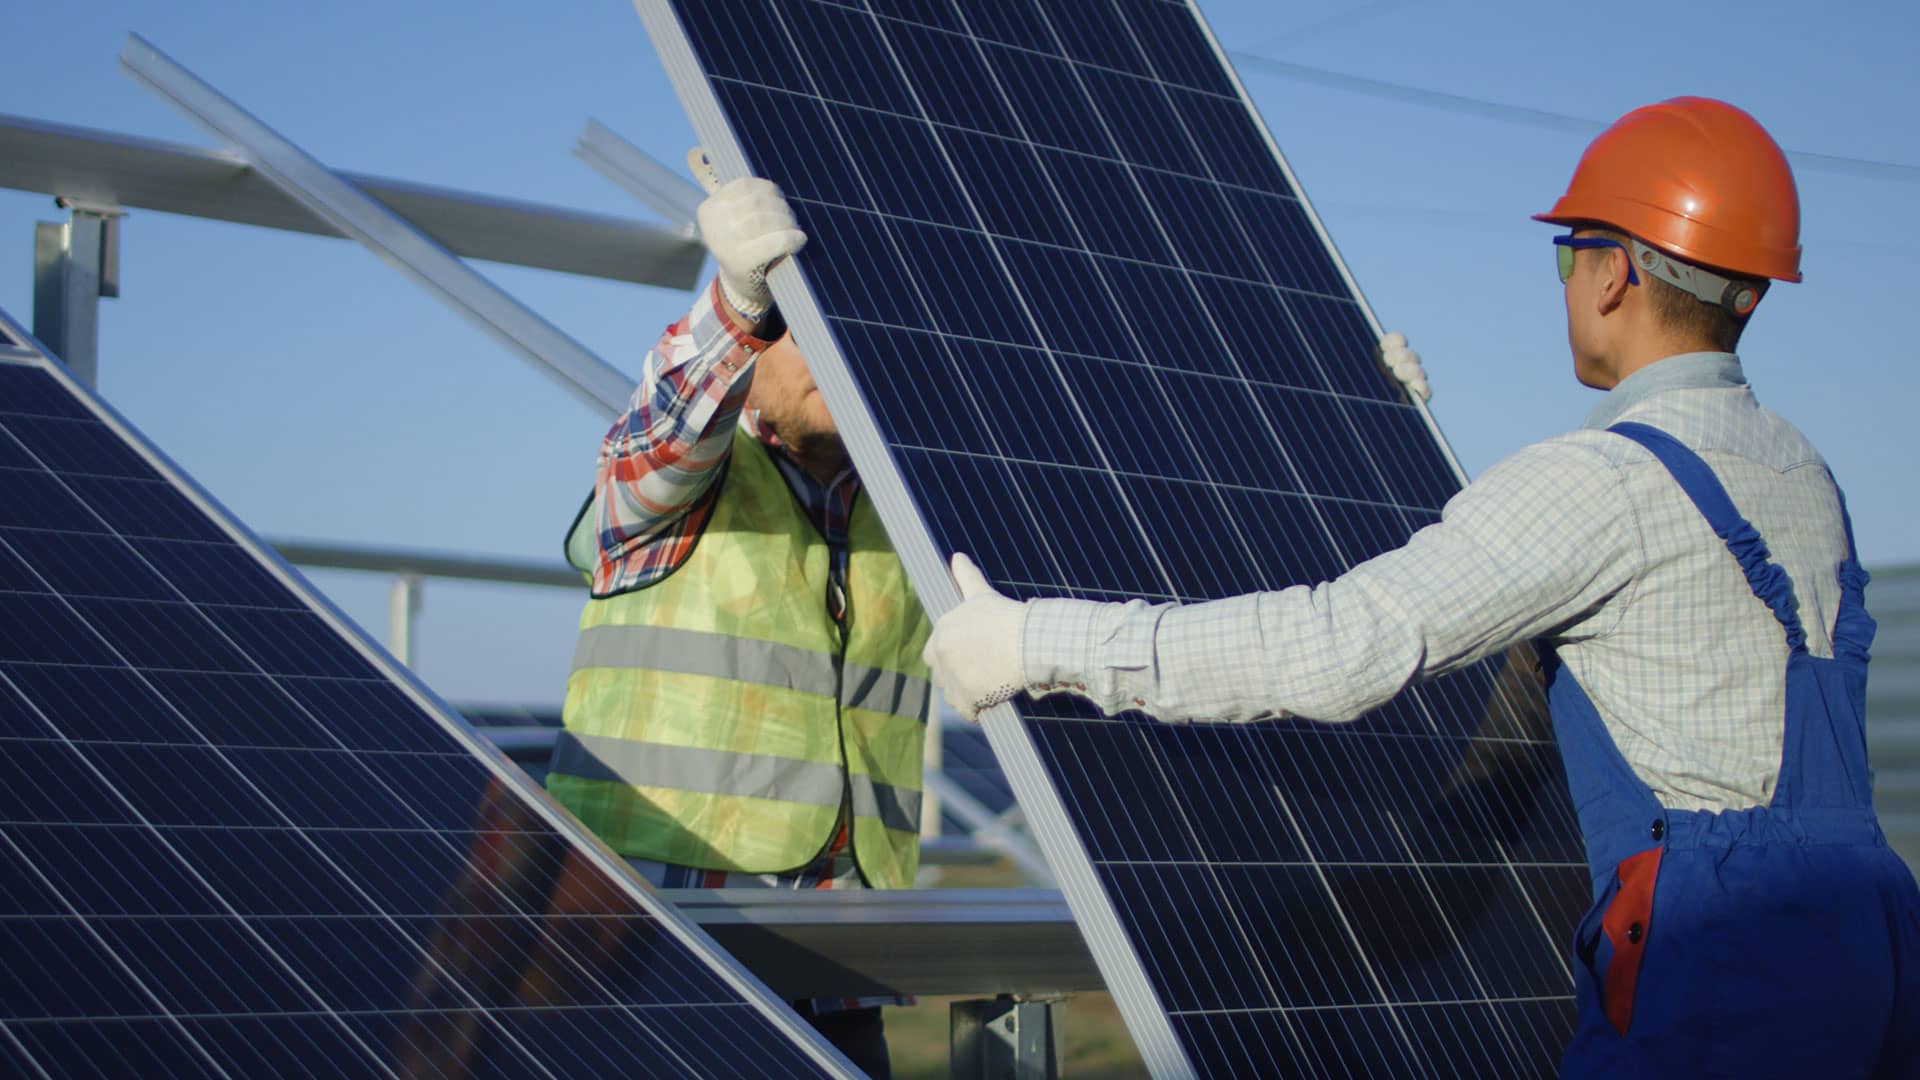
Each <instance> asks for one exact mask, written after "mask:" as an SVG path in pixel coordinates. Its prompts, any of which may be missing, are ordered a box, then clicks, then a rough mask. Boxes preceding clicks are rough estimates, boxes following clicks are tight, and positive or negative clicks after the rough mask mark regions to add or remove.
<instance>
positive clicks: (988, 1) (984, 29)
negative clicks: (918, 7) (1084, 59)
mask: <svg viewBox="0 0 1920 1080" xmlns="http://www.w3.org/2000/svg"><path fill="white" fill-rule="evenodd" d="M961 16H962V18H963V19H964V22H965V26H966V29H967V30H968V32H970V33H972V34H973V35H974V36H976V37H980V38H984V39H986V40H987V41H997V42H1001V43H1002V44H1006V45H1017V46H1019V47H1020V48H1022V49H1026V50H1029V51H1034V52H1041V53H1052V52H1053V51H1054V41H1055V38H1054V35H1053V32H1052V31H1051V30H1049V29H1048V27H1047V21H1046V18H1045V17H1044V16H1043V15H1042V14H1041V11H1040V8H1039V6H1038V5H1036V4H1035V3H1034V2H1033V0H968V3H967V4H965V5H964V6H963V7H962V9H961Z"/></svg>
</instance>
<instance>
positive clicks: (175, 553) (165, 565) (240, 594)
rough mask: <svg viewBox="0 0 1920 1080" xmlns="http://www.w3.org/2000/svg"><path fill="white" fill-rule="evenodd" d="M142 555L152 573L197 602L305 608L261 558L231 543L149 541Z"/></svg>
mask: <svg viewBox="0 0 1920 1080" xmlns="http://www.w3.org/2000/svg"><path fill="white" fill-rule="evenodd" d="M140 555H141V557H142V558H144V559H145V560H146V562H147V563H149V564H150V565H151V566H152V568H153V569H152V570H151V571H149V572H150V573H153V574H157V575H158V576H159V577H161V578H164V579H165V580H166V582H167V584H168V585H170V586H172V588H173V589H175V590H178V592H179V593H180V594H182V595H184V596H185V597H186V598H187V599H189V600H192V601H195V602H196V603H205V604H225V605H245V606H248V607H275V608H287V609H289V610H292V609H297V608H299V607H301V604H300V602H299V601H298V600H296V599H294V597H293V594H292V593H290V592H288V591H287V587H286V586H285V585H283V584H281V583H280V582H279V581H278V580H276V579H275V578H274V576H273V575H272V574H271V573H269V572H268V571H267V570H266V568H265V567H263V566H262V565H261V564H260V562H259V561H258V560H257V559H255V558H253V557H252V556H251V555H248V554H247V553H246V552H244V551H242V550H241V549H240V548H238V547H234V546H232V545H230V544H203V543H194V542H190V541H184V540H150V541H147V542H146V543H143V544H141V545H140Z"/></svg>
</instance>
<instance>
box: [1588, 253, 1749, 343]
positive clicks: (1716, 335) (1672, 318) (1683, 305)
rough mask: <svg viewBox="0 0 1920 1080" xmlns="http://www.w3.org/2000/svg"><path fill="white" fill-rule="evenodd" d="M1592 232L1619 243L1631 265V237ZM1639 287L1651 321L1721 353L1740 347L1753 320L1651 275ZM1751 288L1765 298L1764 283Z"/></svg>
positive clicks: (1743, 280)
mask: <svg viewBox="0 0 1920 1080" xmlns="http://www.w3.org/2000/svg"><path fill="white" fill-rule="evenodd" d="M1593 231H1595V232H1597V233H1599V234H1600V235H1601V236H1604V237H1606V238H1607V239H1609V240H1617V241H1619V242H1620V243H1621V244H1622V245H1623V246H1625V247H1627V248H1628V249H1629V254H1628V255H1627V261H1628V262H1629V263H1631V262H1632V261H1633V255H1632V254H1631V249H1632V242H1633V238H1632V237H1629V236H1628V235H1627V234H1626V233H1623V232H1620V231H1619V230H1617V229H1609V228H1605V227H1603V226H1597V225H1596V226H1594V229H1593ZM1642 243H1645V241H1642ZM1649 246H1651V245H1649ZM1716 272H1719V273H1724V272H1721V271H1716ZM1725 276H1731V275H1725ZM1733 280H1734V281H1738V282H1742V283H1745V282H1746V281H1747V279H1745V278H1740V277H1733ZM1640 284H1642V285H1644V286H1646V288H1647V303H1648V304H1649V305H1651V306H1652V308H1653V314H1654V317H1655V318H1657V319H1659V320H1660V322H1661V323H1662V324H1663V325H1665V326H1666V327H1667V328H1668V329H1669V330H1672V331H1674V332H1675V333H1679V334H1685V335H1687V336H1689V337H1695V338H1701V339H1704V340H1706V341H1707V342H1709V343H1711V344H1712V345H1713V347H1714V348H1715V349H1717V350H1719V351H1720V352H1732V351H1734V349H1735V347H1737V346H1738V345H1739V344H1740V334H1741V332H1742V331H1744V330H1746V328H1747V320H1748V319H1750V318H1752V317H1753V312H1751V311H1749V312H1747V313H1746V314H1745V315H1735V314H1734V313H1733V312H1731V311H1728V310H1727V309H1726V308H1724V307H1721V306H1720V305H1719V304H1709V303H1707V302H1706V301H1705V300H1702V299H1700V298H1699V297H1697V296H1695V295H1693V294H1692V293H1690V292H1688V291H1686V290H1685V289H1682V288H1680V287H1679V286H1678V285H1675V284H1673V283H1672V282H1670V281H1666V280H1664V279H1662V278H1657V277H1654V276H1653V275H1652V274H1647V273H1642V274H1641V275H1640ZM1752 285H1753V287H1754V288H1756V289H1759V290H1760V291H1761V293H1762V295H1764V294H1765V292H1766V287H1767V283H1766V282H1765V281H1754V282H1752Z"/></svg>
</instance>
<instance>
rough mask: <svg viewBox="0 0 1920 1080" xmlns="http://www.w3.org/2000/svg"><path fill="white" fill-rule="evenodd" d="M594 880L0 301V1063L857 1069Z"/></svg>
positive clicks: (511, 783)
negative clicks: (42, 350)
mask: <svg viewBox="0 0 1920 1080" xmlns="http://www.w3.org/2000/svg"><path fill="white" fill-rule="evenodd" d="M9 339H10V340H9ZM616 865H617V862H616V860H615V857H614V856H613V855H612V854H611V853H609V852H607V851H606V850H605V849H604V848H601V847H598V846H596V844H595V843H594V842H592V841H590V840H588V839H587V838H585V834H584V833H583V832H581V831H580V829H579V827H578V825H577V824H575V823H572V822H571V820H570V819H568V818H567V817H566V815H565V814H564V812H562V811H560V810H558V809H557V808H555V807H554V806H553V805H552V804H551V803H549V802H547V801H546V798H545V795H544V794H543V793H537V789H535V788H533V787H531V785H530V784H529V782H528V781H527V780H526V779H525V777H524V775H521V774H519V772H518V770H516V769H514V768H513V767H512V766H511V765H509V764H507V762H506V760H505V759H504V758H503V757H501V756H500V755H499V754H498V753H496V752H493V751H491V750H489V749H485V748H484V744H483V743H482V742H481V741H480V740H479V739H478V738H477V737H476V736H475V735H473V733H472V732H471V730H470V729H468V728H467V727H466V725H465V724H464V722H462V721H459V720H457V719H455V718H454V717H453V716H452V714H451V713H450V712H448V711H447V709H446V708H445V706H444V705H442V704H441V703H440V702H439V701H438V700H437V699H435V698H434V697H433V696H432V695H431V693H430V692H428V691H427V690H426V689H425V688H424V687H422V686H421V685H420V684H419V683H418V682H417V681H415V680H414V679H413V678H412V677H411V676H410V675H408V674H406V673H405V672H404V670H402V669H400V668H399V667H398V666H397V665H395V664H394V663H393V662H392V661H391V660H389V659H388V658H386V657H385V655H384V654H382V653H381V652H380V651H379V650H378V649H376V648H374V647H373V646H371V645H370V644H369V643H368V642H367V641H365V639H363V638H362V637H361V636H360V635H359V633H358V631H357V630H354V629H352V628H351V625H350V624H349V623H347V622H346V620H345V619H344V618H343V617H342V616H340V615H339V614H338V613H337V612H335V611H334V610H333V609H332V608H331V607H329V606H328V605H326V604H325V603H324V602H323V601H321V600H319V599H317V598H316V597H315V596H314V594H312V593H311V592H309V591H308V589H307V587H306V586H305V585H304V584H303V583H302V582H301V581H300V579H299V578H298V576H297V575H295V574H294V573H293V572H292V571H291V570H289V569H288V568H287V567H286V566H285V564H283V563H281V562H280V561H279V560H278V559H277V558H276V557H274V556H272V555H271V554H268V553H267V551H266V549H265V548H264V547H263V546H262V545H260V544H259V543H258V542H257V541H256V540H254V539H253V538H252V537H251V536H249V535H248V534H247V533H246V532H245V531H244V530H243V529H242V528H240V527H239V526H238V525H237V524H236V523H235V522H234V521H233V520H232V519H231V518H230V517H228V516H227V515H226V514H225V513H224V512H223V511H221V510H220V509H219V508H218V507H217V506H215V504H214V503H213V502H212V500H211V499H210V498H209V497H208V496H207V495H206V494H205V493H204V492H202V491H200V490H199V489H198V488H197V487H195V486H194V485H193V484H192V483H191V481H188V480H187V479H185V478H184V477H183V476H182V475H181V474H180V473H179V472H178V470H176V469H175V468H174V467H173V466H172V465H170V464H169V463H168V462H167V461H166V460H165V459H164V458H163V457H161V456H160V455H159V454H158V452H157V451H155V450H154V449H153V448H152V447H151V446H150V445H148V444H146V443H145V442H144V441H143V440H142V439H141V438H140V437H139V436H138V435H136V434H134V433H133V431H132V430H131V429H130V428H129V427H128V426H127V425H126V423H125V422H124V421H123V420H121V419H120V418H119V417H118V416H116V415H115V414H113V413H112V412H111V411H110V410H108V409H106V408H105V407H104V406H103V405H101V404H100V403H99V402H98V401H97V399H95V398H94V397H93V396H92V395H91V394H90V393H88V392H86V391H84V390H81V389H79V388H77V387H76V386H75V385H74V383H73V382H72V380H71V379H70V378H69V377H68V376H67V375H66V374H65V373H64V371H63V370H62V369H60V368H59V365H57V364H56V363H53V362H51V361H49V360H47V359H45V358H44V357H42V356H41V355H40V354H39V353H38V351H37V346H34V345H33V344H32V343H31V340H30V339H29V338H28V337H27V335H26V334H25V332H24V331H23V330H21V328H20V327H19V326H18V325H17V324H16V323H14V322H13V321H12V320H11V319H10V318H8V317H7V316H6V315H5V314H4V313H0V1073H5V1074H7V1075H16V1076H34V1075H38V1076H95V1075H98V1076H107V1075H112V1076H163V1075H164V1076H199V1075H208V1076H212V1075H225V1076H262V1075H289V1074H303V1073H304V1074H313V1075H324V1076H361V1075H367V1076H393V1075H402V1074H404V1075H417V1074H432V1075H468V1074H473V1075H486V1074H496V1075H501V1074H503V1075H512V1076H654V1075H699V1076H714V1077H736V1076H769V1077H789V1076H819V1075H857V1070H855V1069H854V1068H853V1067H852V1066H851V1065H850V1064H849V1063H848V1062H847V1061H846V1060H845V1058H843V1057H841V1056H840V1055H839V1054H838V1053H837V1052H836V1051H834V1050H833V1049H832V1048H830V1047H828V1046H827V1045H826V1044H825V1043H823V1042H821V1041H820V1040H819V1039H818V1038H817V1037H816V1036H815V1035H814V1034H813V1032H812V1030H811V1029H810V1028H808V1027H807V1026H806V1025H805V1024H804V1023H803V1022H802V1021H801V1020H800V1019H799V1018H798V1017H797V1016H795V1015H794V1014H793V1013H791V1012H790V1011H789V1010H787V1009H786V1008H785V1006H784V1005H782V1004H780V1003H779V1002H778V1001H776V1000H775V999H774V998H773V997H772V996H771V994H770V992H769V991H767V990H766V988H765V987H763V986H761V985H760V984H759V983H758V982H756V981H755V980H754V979H753V978H752V977H751V976H749V975H747V974H746V973H745V972H744V971H743V970H742V969H741V968H739V967H738V965H737V964H736V963H735V962H734V961H733V960H732V959H731V958H730V957H728V956H727V955H726V954H725V953H723V952H721V951H720V950H719V949H718V947H717V946H715V945H714V944H713V943H712V941H711V939H709V938H707V937H706V936H705V934H704V933H702V932H700V931H699V930H697V929H695V928H693V927H691V926H690V924H688V923H686V922H685V921H684V920H683V919H682V918H681V916H680V915H679V914H678V913H677V912H675V911H673V910H672V909H671V908H669V907H667V906H666V905H665V904H664V903H663V902H661V901H660V900H659V899H658V898H656V897H654V896H652V895H651V894H650V893H649V892H648V891H647V890H646V889H645V887H644V886H643V885H641V884H640V883H638V882H637V881H635V880H633V879H632V878H631V875H625V874H621V873H617V872H616V871H615V870H614V869H613V868H614V867H615V866H616Z"/></svg>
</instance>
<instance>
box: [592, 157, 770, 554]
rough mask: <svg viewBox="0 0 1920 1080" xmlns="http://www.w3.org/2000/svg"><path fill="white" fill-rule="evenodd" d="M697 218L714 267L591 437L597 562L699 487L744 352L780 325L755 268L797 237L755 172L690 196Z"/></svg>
mask: <svg viewBox="0 0 1920 1080" xmlns="http://www.w3.org/2000/svg"><path fill="white" fill-rule="evenodd" d="M699 219H700V227H701V237H702V239H703V240H704V241H705V242H706V245H707V248H708V250H710V251H712V252H713V255H714V260H715V262H717V263H718V264H719V268H720V269H719V273H718V274H717V275H715V278H714V282H713V284H712V286H711V287H709V288H708V289H707V290H705V291H704V292H703V293H702V294H701V296H700V298H699V299H698V300H696V301H695V303H694V305H693V309H692V310H691V311H690V312H688V314H687V317H686V318H685V319H682V320H681V321H680V322H677V323H675V324H674V325H673V326H671V327H669V328H668V329H667V332H666V334H665V335H664V336H662V337H661V339H660V342H659V344H657V345H655V346H654V348H653V350H652V351H651V352H649V353H648V354H647V359H646V363H645V365H644V367H643V371H642V375H641V378H640V383H639V385H638V386H637V387H635V389H634V392H633V398H632V399H631V401H630V402H629V403H628V408H627V411H626V413H624V414H623V415H622V416H621V417H620V419H619V420H617V421H615V422H614V425H613V427H612V428H611V429H609V430H608V432H607V435H606V438H605V439H603V440H602V441H601V445H600V458H599V462H598V466H597V468H596V470H595V479H594V506H593V522H594V528H595V532H596V538H597V540H598V546H599V550H600V557H601V560H602V569H603V570H605V569H607V568H608V567H609V566H617V565H619V564H620V563H622V562H623V561H626V560H631V559H634V558H635V557H636V555H637V553H639V552H640V551H641V549H644V548H646V547H647V546H648V545H649V544H650V543H651V542H652V541H654V540H656V539H660V538H662V537H664V536H666V535H667V534H668V533H670V532H673V531H674V530H672V529H671V528H670V527H671V526H673V525H674V524H675V523H677V522H680V521H681V520H682V519H683V518H685V517H686V516H687V515H688V514H689V513H690V512H692V511H693V510H694V509H695V508H696V507H699V506H700V505H701V504H702V499H703V497H704V496H705V495H706V494H707V492H708V491H709V490H711V488H712V486H713V482H714V480H715V479H717V478H718V477H719V475H720V473H721V468H720V466H721V465H722V463H724V462H725V460H726V457H727V453H728V450H729V448H730V447H731V446H732V445H733V443H732V439H733V427H734V422H735V421H736V420H737V419H738V417H739V415H740V409H741V407H742V406H743V405H744V404H745V402H746V399H747V393H748V391H749V389H750V388H751V386H752V383H753V361H754V359H755V357H757V356H758V355H759V353H760V352H761V351H762V350H763V349H765V348H766V347H767V345H768V344H769V343H770V341H769V339H770V338H772V337H776V336H778V334H779V332H780V331H779V327H778V315H777V314H776V313H774V312H773V311H772V307H773V299H772V296H771V294H770V293H768V291H767V287H766V269H767V267H768V266H769V265H771V264H772V263H774V262H777V261H779V260H780V259H782V258H784V257H786V256H787V255H790V254H792V253H793V252H795V251H798V250H799V249H800V247H801V245H803V244H805V243H806V236H805V234H803V233H802V232H800V230H799V229H797V228H795V227H794V220H793V214H792V212H791V211H790V210H789V209H788V207H787V204H786V201H785V200H784V199H783V198H782V197H781V195H780V190H779V188H778V187H776V186H774V185H773V184H772V183H771V182H770V181H766V180H759V179H748V180H740V181H736V182H734V183H732V184H728V185H726V186H725V187H723V188H720V189H719V190H718V191H716V192H714V194H713V195H711V196H709V197H708V198H707V200H706V201H705V202H703V203H701V205H700V209H699ZM667 568H670V567H667ZM603 576H605V575H604V574H602V575H597V578H598V577H603Z"/></svg>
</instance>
